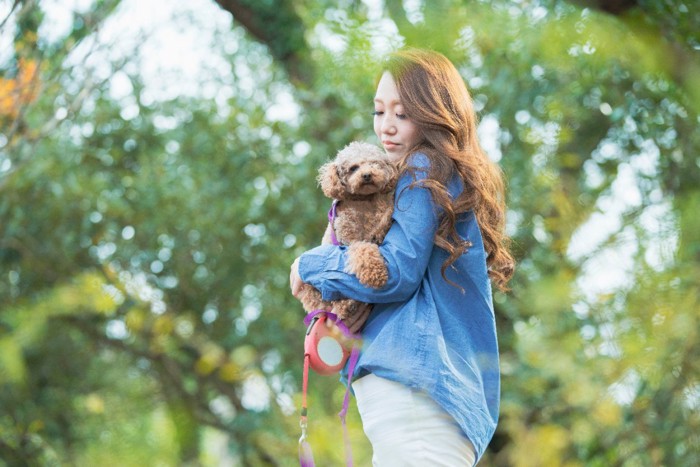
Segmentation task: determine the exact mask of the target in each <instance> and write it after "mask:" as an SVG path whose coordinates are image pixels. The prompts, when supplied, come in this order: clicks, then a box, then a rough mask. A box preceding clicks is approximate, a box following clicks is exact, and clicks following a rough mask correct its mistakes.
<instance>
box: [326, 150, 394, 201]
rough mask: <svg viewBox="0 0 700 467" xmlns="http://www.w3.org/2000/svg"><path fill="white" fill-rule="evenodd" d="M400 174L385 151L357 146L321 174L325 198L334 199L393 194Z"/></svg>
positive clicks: (343, 154)
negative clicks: (392, 191) (391, 192)
mask: <svg viewBox="0 0 700 467" xmlns="http://www.w3.org/2000/svg"><path fill="white" fill-rule="evenodd" d="M397 177H398V172H397V170H396V167H395V166H394V164H393V163H392V162H391V161H390V160H389V157H388V156H387V155H386V153H385V152H384V151H382V150H381V149H379V148H378V147H377V146H375V145H373V144H369V143H362V142H353V143H350V144H348V145H347V146H346V147H345V148H343V149H342V150H341V151H339V152H338V155H337V156H336V158H335V159H334V160H333V161H331V162H328V163H327V164H325V165H323V166H322V167H321V169H320V170H319V176H318V181H319V183H320V184H321V190H323V194H325V195H326V196H328V197H329V198H333V199H338V200H341V199H344V198H346V197H348V196H369V195H373V194H375V193H389V192H390V191H391V190H393V189H394V188H395V187H396V179H397Z"/></svg>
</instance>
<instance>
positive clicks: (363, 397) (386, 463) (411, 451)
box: [352, 374, 475, 467]
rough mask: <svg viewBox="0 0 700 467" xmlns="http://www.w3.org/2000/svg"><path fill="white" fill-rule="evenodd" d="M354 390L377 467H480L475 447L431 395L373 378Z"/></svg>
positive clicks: (363, 380)
mask: <svg viewBox="0 0 700 467" xmlns="http://www.w3.org/2000/svg"><path fill="white" fill-rule="evenodd" d="M352 388H353V390H354V391H355V399H356V400H357V408H358V411H359V412H360V417H361V418H362V427H363V429H364V431H365V434H366V435H367V438H368V439H369V441H370V443H371V444H372V449H373V451H374V454H373V456H372V465H374V466H375V467H394V466H395V467H409V466H415V467H425V466H431V467H432V466H445V467H462V466H472V465H473V464H474V458H475V454H474V447H473V446H472V443H471V442H469V439H467V437H466V436H465V435H464V433H463V432H462V430H461V429H460V427H459V425H457V422H455V420H454V419H453V418H452V416H450V414H448V413H447V412H445V410H444V409H443V408H442V407H440V406H439V405H438V404H437V403H436V402H435V401H434V400H433V399H432V398H431V397H430V396H428V395H427V394H426V393H424V392H422V391H417V390H414V389H410V388H408V387H407V386H404V385H402V384H399V383H396V382H394V381H389V380H387V379H384V378H380V377H378V376H374V375H372V374H369V375H367V376H363V377H362V378H360V379H358V380H357V381H355V382H354V383H353V384H352Z"/></svg>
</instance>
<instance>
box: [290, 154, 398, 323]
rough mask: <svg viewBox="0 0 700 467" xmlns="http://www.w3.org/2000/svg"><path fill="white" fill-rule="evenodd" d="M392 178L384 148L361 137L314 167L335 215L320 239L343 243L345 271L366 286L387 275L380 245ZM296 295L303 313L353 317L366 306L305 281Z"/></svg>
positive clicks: (393, 171)
mask: <svg viewBox="0 0 700 467" xmlns="http://www.w3.org/2000/svg"><path fill="white" fill-rule="evenodd" d="M397 178H398V172H397V170H396V167H395V166H394V164H393V163H392V162H391V161H389V158H388V157H387V155H386V154H385V153H384V151H382V150H381V149H379V148H378V147H376V146H374V145H372V144H369V143H363V142H352V143H350V144H349V145H347V146H346V147H345V148H343V149H342V150H341V151H339V152H338V155H337V156H336V158H335V159H334V160H333V161H331V162H328V163H327V164H325V165H323V166H322V167H321V169H320V170H319V177H318V181H319V183H320V185H321V189H322V190H323V194H325V195H326V196H328V197H329V198H332V199H333V200H335V201H334V203H335V205H334V208H333V209H334V210H335V215H334V218H333V219H332V221H331V222H329V223H328V228H327V229H326V232H325V234H324V236H323V241H322V243H323V244H330V243H334V241H333V240H334V239H335V240H337V244H340V245H347V246H348V253H347V261H346V267H345V272H348V273H350V274H354V275H356V276H357V278H358V280H359V281H360V282H361V283H362V284H364V285H366V286H368V287H373V288H379V287H382V286H384V284H386V281H387V278H388V273H387V269H386V264H385V263H384V258H383V257H382V255H381V253H380V252H379V244H381V243H382V241H384V236H385V235H386V233H387V232H388V231H389V227H391V216H392V213H393V211H394V189H395V188H396V181H397ZM299 300H300V301H301V303H302V304H303V306H304V309H305V310H306V311H308V312H311V311H314V310H318V309H324V310H331V309H333V311H334V312H335V313H336V314H337V315H338V317H339V318H340V319H342V320H344V321H348V320H349V321H351V322H352V321H355V320H354V319H353V318H356V316H354V315H357V314H358V313H362V312H363V310H364V311H366V312H368V310H369V308H368V306H367V305H366V304H362V303H360V302H357V301H355V300H350V299H344V300H338V301H334V302H326V301H324V300H322V299H321V293H320V292H319V291H318V290H316V289H315V288H313V287H312V286H310V285H308V284H304V286H303V287H302V290H301V293H300V295H299ZM365 318H366V316H365ZM362 321H363V322H364V319H363V320H362Z"/></svg>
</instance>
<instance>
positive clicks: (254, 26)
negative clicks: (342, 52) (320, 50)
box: [216, 0, 313, 85]
mask: <svg viewBox="0 0 700 467" xmlns="http://www.w3.org/2000/svg"><path fill="white" fill-rule="evenodd" d="M216 3H218V4H219V6H220V7H221V8H222V9H224V10H226V11H228V12H229V13H231V15H233V19H234V20H235V21H236V22H238V23H239V24H240V25H241V26H243V27H244V28H245V29H246V30H247V31H248V32H249V33H250V35H251V36H253V37H254V38H255V39H256V40H258V41H259V42H261V43H263V44H265V45H266V46H267V47H268V49H269V51H270V55H272V57H273V58H274V59H275V60H277V61H278V62H279V63H280V64H281V65H282V66H283V67H284V68H285V70H286V71H287V73H288V74H289V77H290V80H291V81H292V82H293V83H294V84H295V85H310V84H312V81H313V63H312V62H311V61H310V60H308V59H307V58H306V57H307V56H308V53H307V49H308V46H307V43H306V39H305V37H304V33H305V27H304V23H303V21H302V19H301V17H300V16H299V15H298V14H297V12H296V11H295V10H294V5H293V4H292V2H282V1H276V2H258V1H255V0H253V1H250V0H216Z"/></svg>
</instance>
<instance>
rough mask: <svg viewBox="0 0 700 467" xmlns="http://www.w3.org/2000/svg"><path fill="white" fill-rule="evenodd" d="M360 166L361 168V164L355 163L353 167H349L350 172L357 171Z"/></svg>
mask: <svg viewBox="0 0 700 467" xmlns="http://www.w3.org/2000/svg"><path fill="white" fill-rule="evenodd" d="M359 168H360V166H359V165H353V166H351V167H350V168H349V169H348V172H349V173H353V172H355V171H356V170H357V169H359Z"/></svg>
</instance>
